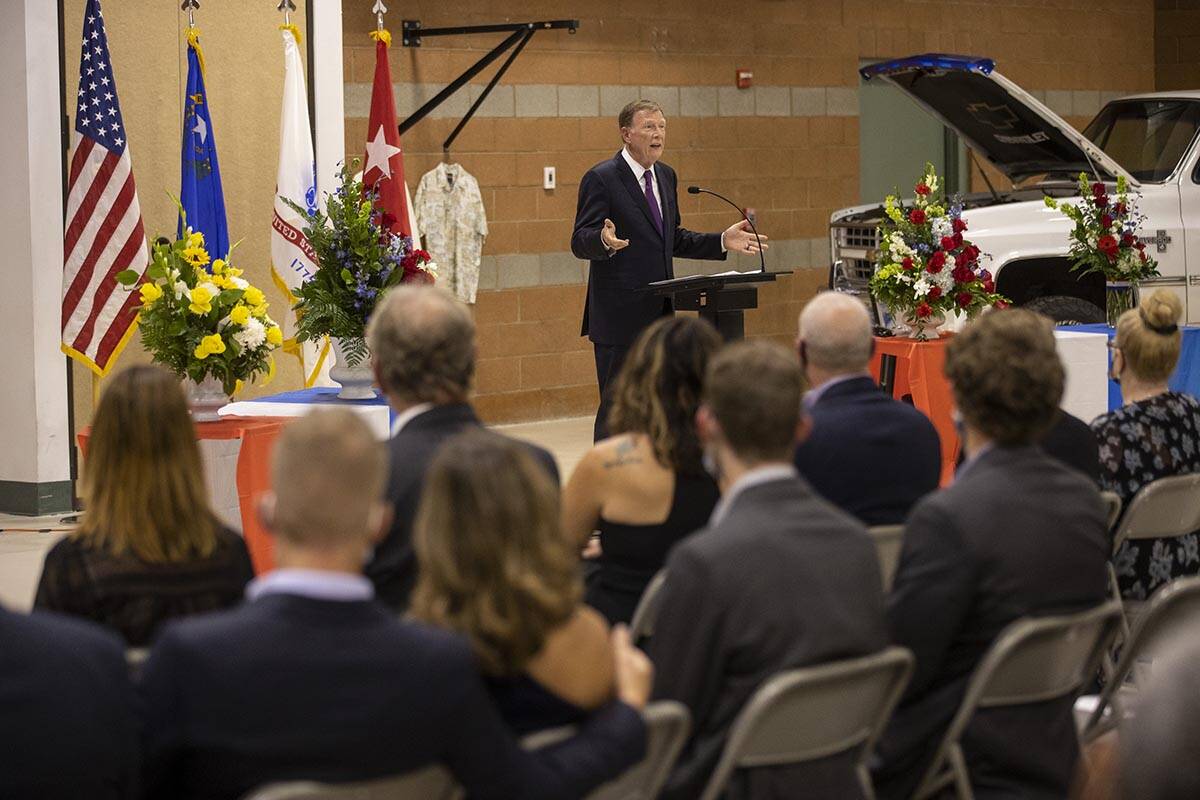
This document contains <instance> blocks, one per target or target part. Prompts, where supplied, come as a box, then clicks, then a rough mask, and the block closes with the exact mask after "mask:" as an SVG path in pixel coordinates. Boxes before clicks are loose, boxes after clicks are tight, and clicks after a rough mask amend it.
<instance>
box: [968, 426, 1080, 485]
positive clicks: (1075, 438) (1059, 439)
mask: <svg viewBox="0 0 1200 800" xmlns="http://www.w3.org/2000/svg"><path fill="white" fill-rule="evenodd" d="M1038 447H1040V448H1041V449H1042V452H1043V453H1045V454H1046V455H1048V456H1050V457H1051V458H1053V459H1054V460H1055V461H1059V462H1061V463H1063V464H1065V465H1066V466H1068V467H1070V468H1072V469H1074V470H1077V471H1079V472H1082V473H1083V474H1084V475H1086V476H1088V478H1090V479H1091V480H1092V482H1093V483H1096V484H1099V483H1100V448H1099V446H1098V445H1097V444H1096V436H1095V434H1093V433H1092V429H1091V426H1089V425H1088V424H1087V423H1086V422H1084V421H1083V420H1081V419H1080V418H1079V417H1076V416H1073V415H1072V414H1068V413H1067V412H1066V411H1064V410H1062V409H1061V408H1060V409H1059V410H1058V414H1057V415H1056V416H1055V418H1054V422H1052V423H1051V424H1050V428H1049V430H1047V431H1046V433H1045V434H1043V435H1042V437H1041V438H1040V439H1038ZM966 460H967V454H966V451H964V450H959V452H958V467H959V468H961V467H962V465H963V464H964V463H965V462H966Z"/></svg>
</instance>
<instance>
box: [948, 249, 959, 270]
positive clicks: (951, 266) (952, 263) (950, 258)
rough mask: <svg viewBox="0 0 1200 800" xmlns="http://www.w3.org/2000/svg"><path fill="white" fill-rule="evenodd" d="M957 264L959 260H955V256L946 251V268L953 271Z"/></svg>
mask: <svg viewBox="0 0 1200 800" xmlns="http://www.w3.org/2000/svg"><path fill="white" fill-rule="evenodd" d="M956 266H958V261H956V260H955V258H954V256H952V255H950V254H949V253H946V269H947V270H949V271H953V269H954V268H955V267H956Z"/></svg>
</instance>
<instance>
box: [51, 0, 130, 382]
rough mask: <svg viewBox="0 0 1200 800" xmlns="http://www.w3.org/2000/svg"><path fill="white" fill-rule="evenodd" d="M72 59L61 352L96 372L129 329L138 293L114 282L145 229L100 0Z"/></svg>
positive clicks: (92, 3)
mask: <svg viewBox="0 0 1200 800" xmlns="http://www.w3.org/2000/svg"><path fill="white" fill-rule="evenodd" d="M80 58H81V60H80V62H79V95H78V97H77V98H76V100H77V104H76V111H75V142H74V145H75V155H74V156H73V157H72V158H71V174H70V178H69V180H68V182H67V217H66V232H65V235H64V237H63V258H64V262H63V306H62V340H63V344H62V347H63V351H64V352H66V353H67V354H68V355H70V356H72V357H74V358H76V359H78V360H80V361H82V362H83V363H84V364H87V365H88V366H89V367H90V368H91V369H92V370H93V371H94V372H96V373H97V374H99V375H104V374H105V373H106V372H107V371H108V370H109V368H110V366H111V364H112V362H113V361H114V360H115V357H116V356H117V354H119V352H120V349H121V347H122V346H123V345H124V344H125V340H126V338H127V337H128V336H129V334H131V333H132V332H133V325H134V322H135V321H136V319H137V309H138V305H139V303H140V299H139V297H138V295H137V293H136V292H126V291H124V290H122V289H120V288H118V286H117V281H116V275H117V273H118V272H121V271H122V270H126V269H132V270H134V271H136V272H138V273H139V274H140V273H143V272H144V271H145V269H146V265H147V261H148V259H147V254H146V234H145V231H144V230H143V228H142V210H141V207H140V206H139V205H138V198H137V187H136V186H134V183H133V165H132V162H131V161H130V159H129V148H128V143H127V142H126V136H125V123H124V120H123V119H122V118H121V104H120V103H119V102H118V101H117V84H116V81H115V79H114V78H113V71H112V62H111V61H110V60H109V57H108V37H107V36H106V35H105V33H104V17H103V15H102V14H101V13H100V0H88V4H87V10H86V11H85V12H84V21H83V52H82V55H81V57H80Z"/></svg>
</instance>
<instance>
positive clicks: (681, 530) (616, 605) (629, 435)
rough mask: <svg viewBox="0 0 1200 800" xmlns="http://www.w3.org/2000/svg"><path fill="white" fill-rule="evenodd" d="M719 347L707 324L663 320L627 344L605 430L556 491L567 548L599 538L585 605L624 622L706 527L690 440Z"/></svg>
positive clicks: (713, 496)
mask: <svg viewBox="0 0 1200 800" xmlns="http://www.w3.org/2000/svg"><path fill="white" fill-rule="evenodd" d="M720 347H721V337H720V335H719V334H718V333H717V331H716V329H715V328H713V327H712V325H710V324H708V323H707V322H704V321H703V320H700V319H696V318H695V317H667V318H664V319H660V320H658V321H657V322H655V323H654V324H653V325H651V326H650V327H649V328H647V329H646V330H645V331H643V332H642V334H641V335H640V336H639V337H638V338H637V341H635V342H634V343H633V348H632V349H631V350H630V351H629V356H628V357H627V358H626V360H625V365H624V366H623V367H622V368H621V373H620V375H618V376H617V382H616V386H615V391H614V393H613V406H612V410H611V411H610V413H609V418H608V428H609V430H610V431H611V432H612V434H613V435H612V436H611V437H610V438H608V439H605V440H603V441H601V442H597V443H596V444H595V445H594V446H593V447H592V449H591V450H589V451H588V452H587V453H586V454H585V455H584V456H583V458H582V459H581V460H580V462H579V464H578V466H576V468H575V471H574V473H573V474H572V475H571V479H570V481H568V482H567V486H566V489H564V490H563V528H564V530H565V531H566V534H567V536H568V537H569V539H570V541H571V542H572V544H573V545H574V546H575V547H583V546H584V544H585V543H586V542H587V541H588V538H589V537H590V536H591V535H592V533H593V531H597V530H598V531H599V536H598V544H599V550H600V554H599V556H598V557H597V558H596V567H595V569H593V570H592V571H591V574H590V575H589V576H588V584H587V594H586V596H585V598H584V599H585V602H586V603H587V604H588V605H590V606H592V608H595V609H596V610H597V611H599V612H600V613H601V614H603V615H604V616H605V617H606V618H607V619H608V621H609V622H610V623H616V622H629V621H630V619H631V618H632V617H633V612H634V610H635V609H636V608H637V604H638V600H639V599H640V598H641V596H642V592H643V591H644V590H645V588H646V585H647V584H649V583H650V580H651V579H652V578H653V577H654V574H655V573H656V572H658V570H660V569H662V566H663V564H664V563H665V562H666V558H667V552H668V551H669V550H670V549H671V547H672V546H673V545H674V544H675V543H676V542H677V541H679V540H680V539H682V538H683V537H684V536H687V535H688V534H689V533H692V532H693V531H695V530H698V529H699V528H702V527H704V525H706V524H707V523H708V518H709V516H710V515H711V514H712V510H713V507H714V506H715V505H716V503H717V499H718V497H719V494H720V493H719V492H718V490H717V484H716V482H715V481H714V480H713V479H712V477H711V476H710V475H708V474H707V473H706V472H705V470H704V465H703V460H702V455H703V453H702V448H701V446H700V440H699V439H698V438H697V436H696V423H695V419H696V410H697V409H698V408H699V406H700V396H701V389H702V384H703V379H704V372H705V370H706V369H707V368H708V361H709V359H710V358H711V357H712V355H713V354H714V353H716V351H717V350H718V349H720Z"/></svg>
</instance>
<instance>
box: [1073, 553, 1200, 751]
mask: <svg viewBox="0 0 1200 800" xmlns="http://www.w3.org/2000/svg"><path fill="white" fill-rule="evenodd" d="M1198 627H1200V577H1195V578H1178V579H1176V580H1173V581H1171V582H1170V583H1168V584H1167V585H1166V586H1163V587H1162V588H1161V589H1159V590H1158V591H1157V592H1155V593H1154V595H1153V596H1152V597H1151V598H1150V600H1149V601H1148V602H1147V603H1146V608H1145V611H1144V612H1143V613H1142V614H1141V616H1140V617H1138V621H1137V623H1136V624H1135V625H1134V626H1133V631H1132V633H1131V634H1130V635H1129V638H1128V639H1127V640H1126V642H1125V646H1124V648H1122V650H1121V660H1120V662H1118V664H1117V667H1116V669H1115V670H1114V671H1113V674H1112V676H1111V677H1110V678H1109V679H1108V681H1107V682H1106V683H1105V685H1104V691H1103V692H1102V693H1101V694H1100V701H1099V702H1098V703H1097V704H1096V708H1095V709H1094V710H1093V711H1092V713H1091V716H1090V717H1089V718H1088V721H1087V723H1086V724H1085V725H1084V730H1083V734H1084V737H1085V738H1086V739H1091V738H1093V737H1094V736H1095V735H1098V733H1101V732H1103V730H1108V729H1110V728H1112V727H1115V725H1116V723H1117V721H1118V718H1119V714H1120V710H1119V707H1117V706H1116V702H1115V697H1116V695H1117V694H1118V693H1119V691H1120V689H1121V687H1122V685H1123V684H1124V683H1125V679H1126V678H1127V677H1128V676H1129V675H1131V674H1133V673H1134V667H1135V666H1136V665H1137V664H1138V663H1140V662H1145V661H1147V660H1150V659H1153V658H1154V657H1155V656H1156V655H1158V654H1159V653H1161V652H1163V649H1164V647H1165V646H1167V645H1168V644H1170V643H1171V642H1172V641H1174V640H1175V639H1176V638H1177V637H1178V636H1179V635H1180V633H1182V632H1183V631H1195V630H1196V629H1197V628H1198ZM1135 677H1136V675H1135ZM1110 705H1112V706H1114V708H1115V711H1116V715H1115V716H1116V717H1117V718H1112V719H1109V720H1108V724H1107V725H1106V724H1104V719H1105V718H1104V712H1105V709H1106V708H1107V707H1108V706H1110ZM1102 728H1103V730H1101V729H1102Z"/></svg>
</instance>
